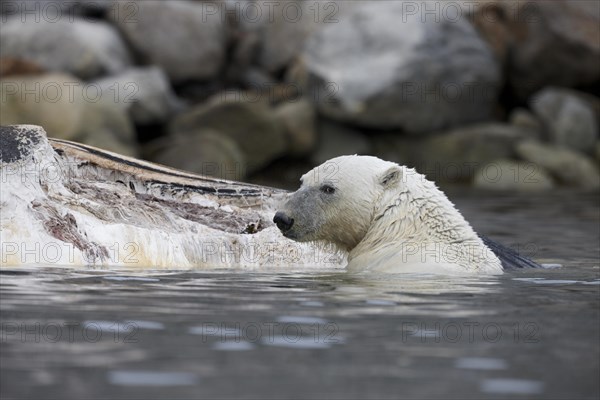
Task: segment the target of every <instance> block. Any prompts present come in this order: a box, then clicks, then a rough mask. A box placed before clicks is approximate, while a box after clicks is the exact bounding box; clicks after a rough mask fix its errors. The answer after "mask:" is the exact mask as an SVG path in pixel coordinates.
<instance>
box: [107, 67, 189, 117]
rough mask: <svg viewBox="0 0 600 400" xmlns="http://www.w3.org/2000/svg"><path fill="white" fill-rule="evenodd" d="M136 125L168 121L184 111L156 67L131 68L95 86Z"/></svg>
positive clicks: (166, 80)
mask: <svg viewBox="0 0 600 400" xmlns="http://www.w3.org/2000/svg"><path fill="white" fill-rule="evenodd" d="M96 84H97V85H98V86H99V87H100V88H101V89H102V93H105V95H106V96H110V97H111V98H113V99H114V101H115V103H116V104H118V105H119V106H120V107H122V108H123V109H124V110H125V111H126V112H127V113H128V114H129V115H130V117H131V118H132V120H133V121H134V122H135V123H137V124H142V125H144V124H152V123H160V122H165V121H167V120H168V119H169V118H170V117H171V116H172V115H173V114H174V113H175V112H176V111H178V110H180V109H181V108H182V107H183V103H182V102H181V100H179V99H178V98H177V96H176V95H175V93H174V92H173V90H172V88H171V84H170V83H169V80H168V79H167V76H166V75H165V73H164V72H163V71H162V70H161V69H160V68H159V67H156V66H154V67H142V68H131V69H128V70H126V71H124V72H123V73H121V74H118V75H114V76H111V77H106V78H104V79H101V80H99V81H97V82H96Z"/></svg>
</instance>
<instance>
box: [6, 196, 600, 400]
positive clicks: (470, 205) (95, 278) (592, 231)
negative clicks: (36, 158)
mask: <svg viewBox="0 0 600 400" xmlns="http://www.w3.org/2000/svg"><path fill="white" fill-rule="evenodd" d="M451 197H452V198H453V199H454V200H455V201H456V203H457V205H458V206H459V208H461V209H462V210H463V212H464V213H465V214H466V215H467V217H468V218H469V219H470V220H471V221H472V223H473V225H474V226H475V227H476V228H477V229H478V231H480V232H481V233H484V234H487V235H489V236H491V237H493V238H495V239H499V240H500V241H502V242H504V243H507V244H511V245H513V246H515V247H517V248H519V250H520V251H522V252H523V253H527V254H529V255H532V256H534V258H536V259H538V260H543V261H544V262H548V263H561V264H563V265H564V266H563V267H562V268H558V269H548V270H528V271H518V272H512V273H507V274H504V275H502V276H497V277H489V276H488V277H472V278H465V277H439V276H437V277H431V276H415V275H404V276H398V277H390V276H385V277H372V278H369V279H358V278H356V277H350V276H347V275H346V274H344V273H340V272H335V271H324V272H321V273H315V272H310V273H307V272H301V271H300V272H298V271H296V272H271V273H256V272H254V273H244V272H232V271H211V272H207V271H204V272H202V271H197V272H196V271H192V272H190V271H169V272H165V271H143V272H141V271H123V270H120V271H115V270H113V271H99V270H81V269H80V270H72V269H60V268H44V269H41V268H35V267H32V268H23V269H18V270H16V269H3V270H0V273H1V274H0V290H1V291H0V300H1V301H0V311H1V326H0V328H1V329H0V335H1V336H0V351H1V357H0V397H1V398H2V399H9V398H22V399H33V398H56V399H98V398H119V399H154V398H169V399H181V398H186V399H187V398H231V397H243V398H259V399H263V398H277V399H279V398H294V399H295V398H428V399H432V398H433V399H437V398H440V399H471V398H472V399H480V398H493V399H497V398H516V399H529V398H557V399H558V398H560V399H580V398H589V399H597V398H598V397H599V396H600V389H599V379H598V376H599V374H600V371H599V359H600V344H599V338H600V311H599V310H600V307H599V306H600V269H599V258H600V257H599V251H600V250H599V241H600V207H599V205H598V201H599V196H598V195H597V194H594V195H589V194H588V195H585V194H577V193H567V192H565V193H555V194H552V195H543V196H542V195H540V196H534V197H531V196H514V195H512V196H491V195H484V194H480V193H479V194H478V193H473V192H469V193H462V192H459V191H457V192H453V193H451Z"/></svg>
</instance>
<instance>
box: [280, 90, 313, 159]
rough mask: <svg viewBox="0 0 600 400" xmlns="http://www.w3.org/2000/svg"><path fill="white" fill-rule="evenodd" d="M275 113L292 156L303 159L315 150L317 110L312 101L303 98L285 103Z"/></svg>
mask: <svg viewBox="0 0 600 400" xmlns="http://www.w3.org/2000/svg"><path fill="white" fill-rule="evenodd" d="M274 113H275V117H276V118H277V119H279V120H280V121H281V124H282V125H283V127H284V129H285V134H286V138H287V141H288V144H289V151H288V152H289V154H290V155H292V156H296V157H301V156H305V155H307V154H308V153H309V152H310V151H311V150H313V148H314V147H315V145H316V142H317V129H316V115H315V109H314V107H313V104H312V103H311V102H310V101H308V100H306V99H304V98H303V99H298V100H296V101H290V102H285V103H283V104H281V105H280V106H278V107H277V108H276V109H275V110H274Z"/></svg>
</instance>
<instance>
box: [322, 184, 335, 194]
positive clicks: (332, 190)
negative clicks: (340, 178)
mask: <svg viewBox="0 0 600 400" xmlns="http://www.w3.org/2000/svg"><path fill="white" fill-rule="evenodd" d="M320 190H321V192H323V193H325V194H334V193H335V188H334V187H333V186H330V185H323V186H321V187H320Z"/></svg>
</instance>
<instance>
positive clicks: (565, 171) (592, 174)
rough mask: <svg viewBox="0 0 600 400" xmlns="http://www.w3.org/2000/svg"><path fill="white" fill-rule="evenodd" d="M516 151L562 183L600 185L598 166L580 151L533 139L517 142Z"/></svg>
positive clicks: (587, 187) (588, 185) (596, 187)
mask: <svg viewBox="0 0 600 400" xmlns="http://www.w3.org/2000/svg"><path fill="white" fill-rule="evenodd" d="M516 152H517V154H518V155H519V156H520V157H521V158H523V159H524V160H526V161H529V162H532V163H534V164H537V165H539V166H540V167H542V168H545V169H547V170H548V171H549V172H550V173H551V174H552V175H554V176H555V177H556V178H557V179H558V180H560V181H561V183H563V184H566V185H570V186H577V187H581V188H585V189H598V188H599V187H600V173H598V166H597V165H596V164H595V163H594V162H593V161H591V160H590V159H589V158H588V157H586V156H585V155H583V154H581V153H577V152H575V151H573V150H570V149H566V148H562V147H558V146H554V145H549V144H544V143H540V142H537V141H534V140H526V141H523V142H521V143H518V144H517V146H516Z"/></svg>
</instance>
